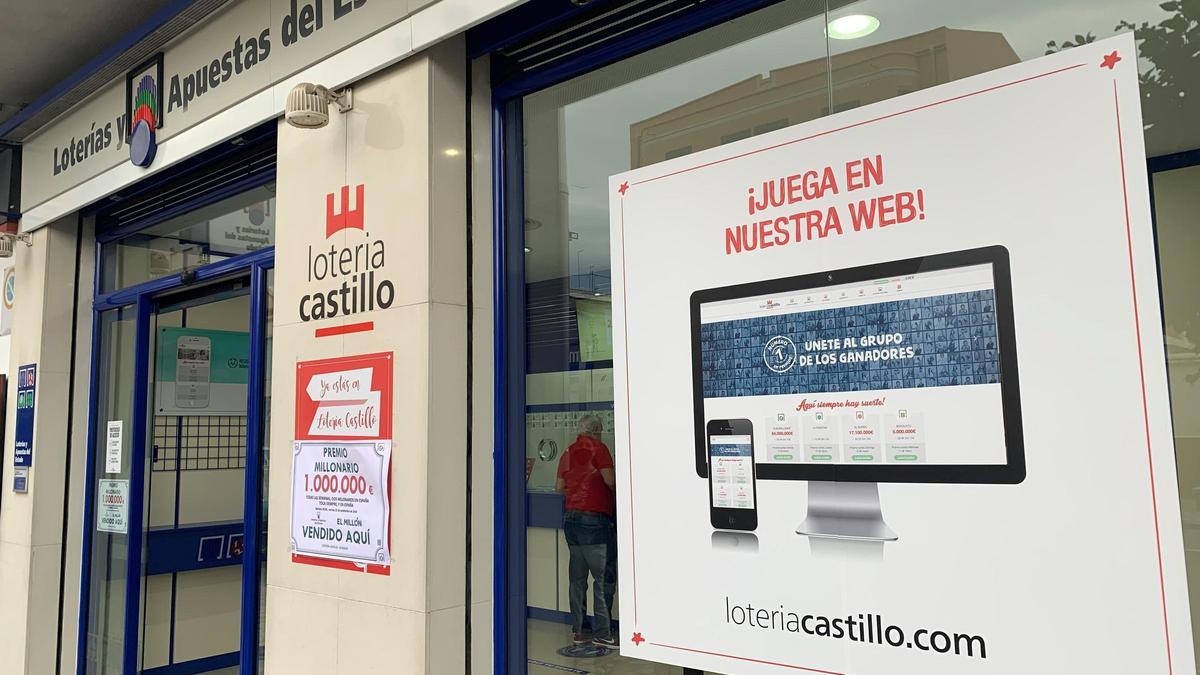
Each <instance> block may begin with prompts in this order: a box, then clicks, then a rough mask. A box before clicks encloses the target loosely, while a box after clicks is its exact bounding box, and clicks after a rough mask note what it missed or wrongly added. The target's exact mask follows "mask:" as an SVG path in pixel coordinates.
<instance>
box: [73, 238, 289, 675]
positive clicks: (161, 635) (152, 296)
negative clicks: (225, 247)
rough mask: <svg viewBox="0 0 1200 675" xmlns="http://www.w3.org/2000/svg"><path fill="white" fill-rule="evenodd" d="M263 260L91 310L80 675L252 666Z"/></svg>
mask: <svg viewBox="0 0 1200 675" xmlns="http://www.w3.org/2000/svg"><path fill="white" fill-rule="evenodd" d="M270 253H271V252H270V251H266V252H264V253H260V254H254V255H252V256H247V259H246V260H245V264H244V265H237V266H236V267H235V268H234V269H232V270H221V269H215V270H211V275H210V274H204V275H203V277H209V276H211V277H213V278H212V279H211V280H207V279H204V278H201V279H199V280H197V279H192V280H191V281H192V283H190V284H188V285H186V286H185V285H184V284H183V281H182V279H180V278H177V279H171V280H166V281H158V282H153V283H152V284H150V285H149V286H147V287H146V288H144V289H142V290H141V291H140V292H139V291H137V290H136V289H132V290H133V292H130V293H128V294H126V296H130V299H131V300H132V301H133V302H131V303H130V304H126V305H124V306H120V307H114V308H111V309H104V310H103V311H99V312H98V314H97V317H98V319H97V333H98V334H97V339H96V342H97V344H96V345H95V349H96V354H95V355H96V361H95V364H96V368H95V380H96V385H95V397H96V398H95V401H94V405H95V408H94V414H93V419H94V420H95V429H94V434H95V438H94V442H93V445H92V448H93V449H92V458H91V460H92V462H91V463H92V466H91V467H89V468H90V478H89V480H90V481H91V486H92V490H93V492H92V498H91V500H90V514H89V527H90V530H91V531H90V532H89V534H90V542H88V543H86V544H85V561H84V567H85V577H84V580H85V581H84V583H85V593H84V598H85V600H86V602H87V603H88V607H87V610H86V611H85V613H84V626H83V629H84V631H83V637H82V641H83V643H84V645H83V647H84V649H83V650H81V664H80V672H82V673H96V674H107V673H123V674H124V673H147V674H152V675H167V674H169V673H178V672H187V673H239V672H240V673H254V672H260V671H261V665H260V654H261V649H260V647H261V627H262V619H263V616H262V614H263V613H262V603H261V599H262V587H261V582H262V577H263V571H264V569H265V546H264V545H263V544H264V543H265V542H264V540H265V534H264V533H263V529H264V528H263V527H262V522H263V517H264V515H265V509H264V508H263V503H262V500H263V499H264V494H263V489H262V486H263V484H264V481H263V480H262V479H263V472H262V469H263V468H264V467H265V463H266V448H265V445H264V443H265V437H266V434H265V433H264V429H265V428H266V410H267V407H268V406H267V400H266V395H265V393H264V392H265V391H266V390H267V389H268V388H269V387H268V383H269V377H270V376H269V373H268V371H267V368H266V365H265V364H266V361H267V355H268V354H269V351H268V349H269V337H268V335H267V330H268V328H267V327H268V326H269V322H270V319H269V307H270V303H269V297H270V285H271V280H272V274H271V270H270V269H269V267H270V265H271V260H272V256H271V255H270ZM231 267H232V266H231ZM239 268H240V269H239ZM222 272H224V273H222ZM198 276H199V275H198ZM120 299H123V298H120ZM115 300H118V298H112V297H107V296H106V297H104V298H102V299H99V300H98V301H97V304H98V305H104V304H106V303H112V302H114V301H115ZM98 309H100V308H99V307H98Z"/></svg>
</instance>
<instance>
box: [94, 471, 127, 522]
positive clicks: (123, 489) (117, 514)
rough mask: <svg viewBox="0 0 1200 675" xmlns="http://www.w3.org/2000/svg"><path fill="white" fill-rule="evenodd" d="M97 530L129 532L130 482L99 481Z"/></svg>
mask: <svg viewBox="0 0 1200 675" xmlns="http://www.w3.org/2000/svg"><path fill="white" fill-rule="evenodd" d="M97 486H98V489H97V492H96V529H97V530H101V531H104V532H114V533H117V534H128V532H129V481H128V480H110V479H105V478H102V479H100V480H99V481H97Z"/></svg>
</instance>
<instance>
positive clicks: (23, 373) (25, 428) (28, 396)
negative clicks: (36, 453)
mask: <svg viewBox="0 0 1200 675" xmlns="http://www.w3.org/2000/svg"><path fill="white" fill-rule="evenodd" d="M36 400H37V364H36V363H31V364H29V365H25V366H21V367H20V368H18V369H17V436H16V441H15V442H14V443H13V466H17V467H30V466H33V420H34V403H35V401H36Z"/></svg>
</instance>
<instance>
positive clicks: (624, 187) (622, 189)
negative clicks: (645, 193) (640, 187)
mask: <svg viewBox="0 0 1200 675" xmlns="http://www.w3.org/2000/svg"><path fill="white" fill-rule="evenodd" d="M628 189H629V181H625V182H624V183H621V187H619V188H617V192H620V193H621V196H622V197H624V196H625V191H626V190H628Z"/></svg>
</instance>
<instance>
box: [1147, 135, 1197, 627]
mask: <svg viewBox="0 0 1200 675" xmlns="http://www.w3.org/2000/svg"><path fill="white" fill-rule="evenodd" d="M1196 161H1197V162H1198V163H1200V157H1197V158H1196ZM1153 179H1154V182H1153V186H1154V214H1155V219H1156V227H1157V229H1158V255H1159V273H1160V275H1161V278H1162V296H1163V297H1162V300H1163V324H1164V330H1165V332H1166V335H1165V341H1166V347H1167V376H1168V378H1170V383H1171V412H1172V421H1173V423H1174V427H1175V462H1176V471H1177V475H1178V479H1179V508H1180V510H1181V511H1182V516H1183V543H1184V556H1185V561H1186V565H1187V570H1188V577H1189V581H1190V583H1189V584H1188V588H1189V595H1190V596H1191V604H1192V616H1200V576H1197V575H1200V296H1198V295H1197V294H1196V289H1197V288H1200V264H1197V261H1198V260H1200V165H1194V166H1189V167H1186V168H1180V169H1175V170H1172V171H1162V172H1159V173H1156V174H1154V176H1153ZM1193 630H1195V629H1193ZM1193 644H1195V641H1194V640H1193Z"/></svg>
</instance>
